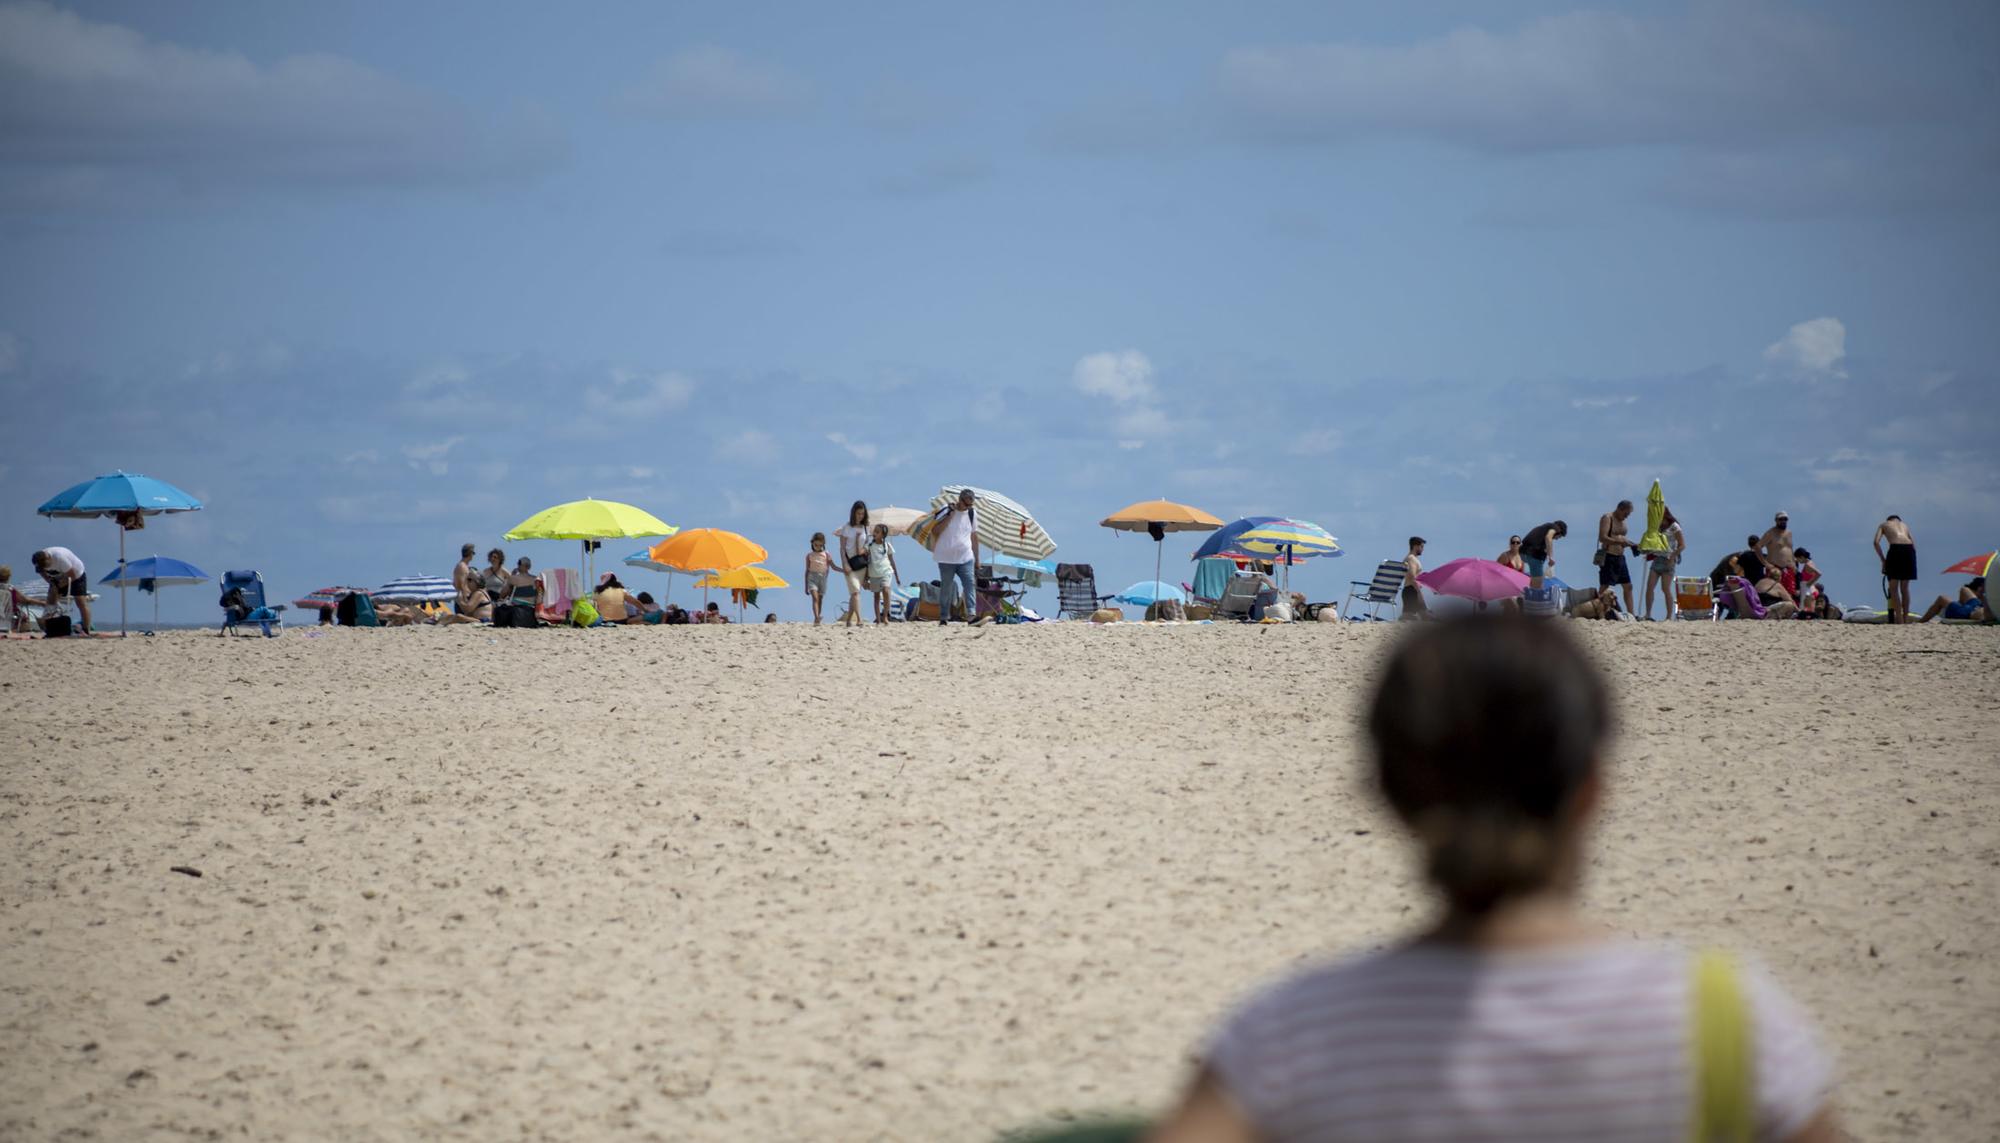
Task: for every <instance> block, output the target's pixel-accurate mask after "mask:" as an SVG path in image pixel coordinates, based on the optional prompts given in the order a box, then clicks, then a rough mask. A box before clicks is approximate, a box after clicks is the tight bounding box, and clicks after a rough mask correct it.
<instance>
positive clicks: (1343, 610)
mask: <svg viewBox="0 0 2000 1143" xmlns="http://www.w3.org/2000/svg"><path fill="white" fill-rule="evenodd" d="M1403 576H1404V570H1403V561H1401V560H1383V561H1382V562H1381V563H1379V564H1376V565H1375V576H1374V578H1373V579H1370V580H1369V581H1368V582H1366V583H1363V582H1361V581H1360V580H1358V579H1356V580H1349V581H1348V584H1349V587H1348V589H1347V598H1346V599H1345V600H1343V601H1342V602H1341V605H1340V614H1341V618H1343V619H1358V618H1360V615H1359V613H1358V612H1356V611H1355V609H1354V608H1353V607H1351V606H1349V605H1350V604H1352V603H1353V602H1354V601H1355V599H1357V598H1359V599H1360V600H1361V605H1362V606H1363V607H1366V608H1368V618H1370V619H1380V618H1382V614H1381V612H1382V608H1384V607H1387V608H1389V609H1390V610H1391V611H1392V612H1393V611H1394V610H1395V609H1396V607H1397V604H1398V601H1399V600H1401V598H1402V592H1403ZM1356 588H1359V589H1360V590H1358V591H1357V590H1355V589H1356Z"/></svg>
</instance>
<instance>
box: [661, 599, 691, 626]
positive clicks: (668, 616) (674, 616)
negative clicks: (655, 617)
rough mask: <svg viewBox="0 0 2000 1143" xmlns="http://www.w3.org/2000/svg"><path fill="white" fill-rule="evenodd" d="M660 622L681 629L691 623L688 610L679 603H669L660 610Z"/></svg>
mask: <svg viewBox="0 0 2000 1143" xmlns="http://www.w3.org/2000/svg"><path fill="white" fill-rule="evenodd" d="M660 622H661V623H664V624H666V625H667V626H669V627H681V626H685V625H686V624H687V623H689V622H691V621H690V620H689V618H688V613H687V609H686V608H683V607H682V606H681V605H680V604H678V603H669V604H667V605H666V606H665V607H663V608H661V609H660Z"/></svg>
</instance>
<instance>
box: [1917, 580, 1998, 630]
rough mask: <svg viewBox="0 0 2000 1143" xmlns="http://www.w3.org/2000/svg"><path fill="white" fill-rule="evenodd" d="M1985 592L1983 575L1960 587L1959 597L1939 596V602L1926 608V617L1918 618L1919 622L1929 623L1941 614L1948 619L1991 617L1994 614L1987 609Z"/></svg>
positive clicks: (1983, 618)
mask: <svg viewBox="0 0 2000 1143" xmlns="http://www.w3.org/2000/svg"><path fill="white" fill-rule="evenodd" d="M1985 594H1986V577H1985V576H1983V575H1982V576H1978V577H1975V578H1974V579H1973V581H1972V582H1971V583H1968V584H1966V585H1965V586H1964V587H1961V588H1959V589H1958V598H1957V599H1946V598H1945V597H1944V596H1942V595H1940V596H1938V597H1937V602H1935V603H1933V604H1931V605H1930V606H1929V607H1927V608H1925V609H1924V617H1923V618H1922V619H1919V620H1917V622H1919V623H1929V622H1930V621H1931V620H1933V619H1936V618H1937V617H1938V616H1940V615H1942V616H1944V617H1945V618H1946V619H1973V620H1982V621H1983V620H1986V619H1990V618H1992V615H1991V614H1990V613H1989V612H1988V611H1987V610H1986V604H1985V602H1984V598H1983V597H1984V596H1985Z"/></svg>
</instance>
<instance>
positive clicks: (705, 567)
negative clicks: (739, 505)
mask: <svg viewBox="0 0 2000 1143" xmlns="http://www.w3.org/2000/svg"><path fill="white" fill-rule="evenodd" d="M646 555H647V557H648V558H650V559H651V560H652V561H653V562H654V563H660V564H665V565H666V566H668V567H670V568H679V569H680V570H681V571H685V572H696V571H729V570H731V569H733V568H740V567H748V566H749V565H751V564H755V563H762V562H764V561H765V560H767V559H769V558H770V556H771V553H769V552H767V551H765V550H764V549H763V548H762V547H761V546H759V545H757V544H754V543H751V542H750V541H749V540H746V539H744V538H743V537H742V536H739V535H737V534H736V533H734V532H725V531H723V530H722V529H720V528H684V529H682V530H681V532H680V533H679V534H678V535H675V536H672V537H669V538H668V539H665V540H661V541H660V542H659V543H657V544H654V545H653V546H652V547H651V548H649V549H647V551H646Z"/></svg>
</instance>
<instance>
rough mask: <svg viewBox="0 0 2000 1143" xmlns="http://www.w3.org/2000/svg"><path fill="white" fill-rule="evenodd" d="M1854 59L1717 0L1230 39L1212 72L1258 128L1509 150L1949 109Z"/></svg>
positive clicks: (1839, 44) (1840, 126) (1825, 28)
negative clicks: (1365, 32) (1342, 33)
mask: <svg viewBox="0 0 2000 1143" xmlns="http://www.w3.org/2000/svg"><path fill="white" fill-rule="evenodd" d="M1852 56H1853V53H1852V52H1851V51H1849V49H1848V45H1847V44H1846V43H1844V42H1843V41H1842V39H1841V38H1840V36H1838V35H1837V34H1836V33H1835V31H1834V30H1833V29H1832V28H1831V27H1830V26H1829V25H1827V24H1825V23H1823V22H1821V21H1818V20H1815V19H1813V18H1810V17H1807V16H1803V15H1796V14H1790V13H1785V12H1780V11H1775V10H1772V9H1769V8H1764V7H1761V6H1758V5H1715V6H1711V7H1708V8H1705V9H1704V8H1697V10H1696V12H1695V13H1693V14H1692V15H1691V16H1690V17H1688V18H1686V19H1682V20H1673V21H1647V20H1641V19H1638V18H1635V17H1632V16H1627V15H1624V14H1622V13H1616V12H1590V11H1579V12H1569V13H1563V14H1559V15H1555V16H1550V17H1547V18H1544V19H1541V20H1538V21H1536V22H1535V23H1532V24H1529V25H1527V26H1525V27H1521V28H1518V29H1513V30H1509V31H1501V32H1494V31H1489V30H1487V29H1484V28H1479V27H1471V26H1463V27H1459V28H1456V29H1454V30H1452V31H1450V32H1448V33H1446V34H1445V35H1443V36H1440V37H1437V38H1434V39H1429V40H1423V41H1419V42H1416V43H1408V44H1386V45H1385V44H1376V43H1365V42H1360V41H1350V42H1339V43H1314V44H1289V45H1276V46H1269V47H1245V48H1238V49H1235V50H1233V51H1230V52H1228V53H1227V54H1226V55H1225V56H1224V58H1223V61H1222V65H1221V69H1220V74H1219V82H1220V85H1221V89H1222V93H1223V95H1224V97H1225V99H1226V100H1227V102H1228V103H1229V104H1230V105H1231V106H1232V107H1233V109H1234V110H1235V111H1236V112H1237V113H1238V114H1239V115H1240V116H1241V117H1242V120H1243V122H1244V123H1245V124H1246V125H1247V126H1249V127H1250V129H1252V130H1253V131H1256V132H1259V133H1267V134H1277V135H1289V136H1306V137H1319V138H1339V137H1351V136H1361V135H1371V134H1376V135H1414V136H1422V137H1429V138H1439V139H1445V140H1449V141H1452V142H1457V143H1463V144H1467V145H1471V146H1478V147H1488V148H1495V149H1505V150H1514V149H1545V148H1569V147H1603V146H1623V145H1631V144H1649V143H1701V144H1728V143H1740V142H1742V141H1745V140H1770V139H1778V138H1786V137H1789V136H1793V135H1796V134H1800V133H1806V132H1812V131H1821V130H1825V131H1834V130H1844V129H1847V128H1849V127H1853V126H1863V125H1872V124H1883V123H1896V122H1903V121H1907V120H1910V119H1923V118H1930V117H1937V116H1940V115H1948V114H1950V113H1951V112H1950V111H1949V110H1948V108H1949V104H1950V100H1949V98H1948V97H1946V96H1945V95H1943V94H1942V93H1941V92H1938V91H1936V90H1931V89H1926V88H1923V87H1921V86H1919V85H1912V84H1908V83H1904V82H1900V81H1897V80H1894V79H1893V78H1889V76H1888V73H1886V72H1878V71H1876V70H1873V69H1869V68H1865V67H1857V66H1856V61H1855V60H1854V59H1853V58H1852Z"/></svg>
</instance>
